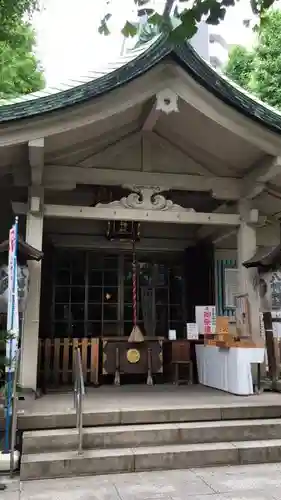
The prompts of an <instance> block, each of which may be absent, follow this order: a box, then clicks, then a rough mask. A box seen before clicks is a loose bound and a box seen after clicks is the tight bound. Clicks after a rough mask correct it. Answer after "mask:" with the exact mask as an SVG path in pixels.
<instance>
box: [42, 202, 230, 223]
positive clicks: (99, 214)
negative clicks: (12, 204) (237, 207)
mask: <svg viewBox="0 0 281 500" xmlns="http://www.w3.org/2000/svg"><path fill="white" fill-rule="evenodd" d="M44 215H45V216H46V217H53V218H63V219H64V218H67V219H89V220H95V219H96V220H128V221H130V220H132V221H137V222H159V223H162V224H163V223H164V224H167V223H174V224H208V225H209V224H211V225H212V224H214V225H223V226H239V224H240V216H239V214H216V213H204V212H203V213H202V212H193V211H186V212H185V211H177V210H171V211H169V210H159V211H158V210H143V209H128V208H114V207H110V206H108V207H102V208H99V207H84V206H80V207H79V206H78V207H77V206H72V205H48V204H47V205H45V206H44Z"/></svg>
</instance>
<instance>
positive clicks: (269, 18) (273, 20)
mask: <svg viewBox="0 0 281 500" xmlns="http://www.w3.org/2000/svg"><path fill="white" fill-rule="evenodd" d="M280 47H281V11H279V10H271V11H270V12H268V14H267V15H266V16H265V18H264V23H263V25H262V26H261V28H260V31H259V36H258V39H257V43H256V46H255V47H254V48H253V50H252V51H251V52H249V51H247V50H246V49H245V48H243V47H239V46H237V47H235V48H234V49H233V50H232V51H231V53H230V57H229V60H228V63H227V65H226V68H225V73H226V75H227V76H228V77H229V78H231V79H232V80H234V81H235V82H236V83H238V84H239V85H241V87H243V88H245V89H246V90H249V91H250V92H252V93H253V94H254V95H256V96H257V97H258V98H259V99H261V100H262V101H264V102H266V103H268V104H270V105H271V106H275V107H277V108H279V109H281V54H280Z"/></svg>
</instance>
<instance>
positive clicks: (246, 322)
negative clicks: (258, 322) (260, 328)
mask: <svg viewBox="0 0 281 500" xmlns="http://www.w3.org/2000/svg"><path fill="white" fill-rule="evenodd" d="M235 319H236V328H237V332H238V333H239V335H240V336H242V337H249V336H251V323H250V311H249V299H248V295H247V294H243V295H237V296H236V309H235Z"/></svg>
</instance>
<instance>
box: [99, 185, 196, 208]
mask: <svg viewBox="0 0 281 500" xmlns="http://www.w3.org/2000/svg"><path fill="white" fill-rule="evenodd" d="M123 187H124V188H125V189H130V190H131V191H133V192H132V193H130V194H129V195H128V196H123V197H122V198H121V199H120V200H116V201H111V202H110V203H98V204H97V205H96V207H98V208H107V207H116V208H128V209H134V210H136V209H142V210H162V211H175V212H194V209H193V208H184V207H182V206H180V205H177V204H175V203H173V201H172V200H169V199H167V198H166V197H165V196H164V195H163V194H161V193H162V192H163V191H165V188H162V187H159V186H123Z"/></svg>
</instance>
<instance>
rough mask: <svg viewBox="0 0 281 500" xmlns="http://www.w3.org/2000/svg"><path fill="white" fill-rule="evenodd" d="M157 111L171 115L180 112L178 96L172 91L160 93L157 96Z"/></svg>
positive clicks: (166, 90)
mask: <svg viewBox="0 0 281 500" xmlns="http://www.w3.org/2000/svg"><path fill="white" fill-rule="evenodd" d="M156 109H157V110H159V111H163V113H166V114H167V115H169V114H170V113H174V112H176V113H177V112H178V111H179V108H178V95H177V94H176V93H175V92H174V91H173V90H170V89H165V90H162V91H161V92H159V93H158V94H157V96H156Z"/></svg>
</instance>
